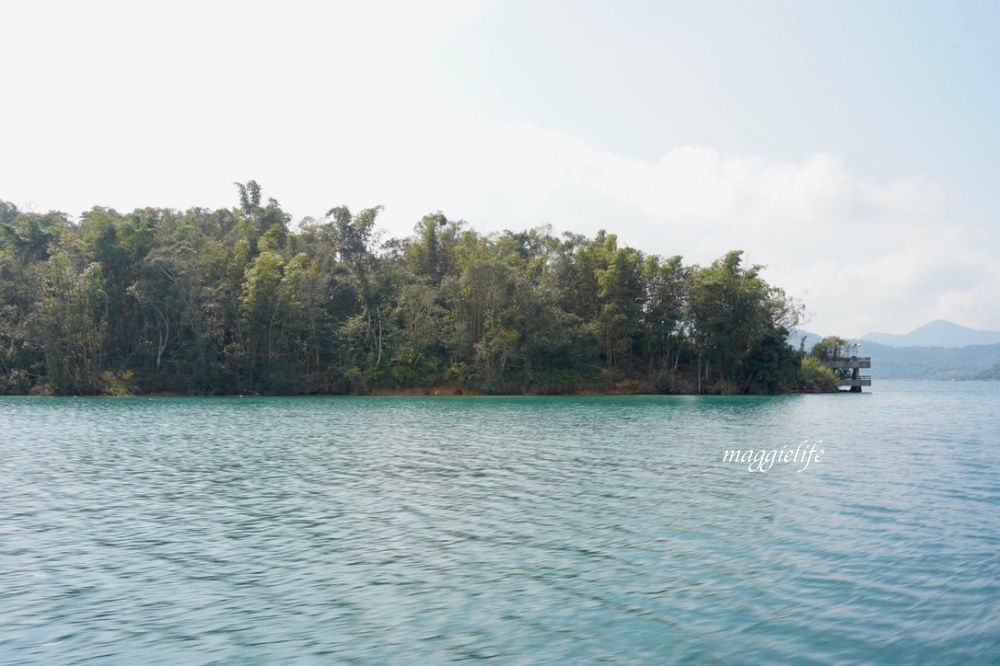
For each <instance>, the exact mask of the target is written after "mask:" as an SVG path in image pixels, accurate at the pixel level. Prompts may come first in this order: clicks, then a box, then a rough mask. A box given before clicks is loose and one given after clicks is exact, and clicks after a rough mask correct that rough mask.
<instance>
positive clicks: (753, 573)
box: [0, 383, 1000, 664]
mask: <svg viewBox="0 0 1000 666" xmlns="http://www.w3.org/2000/svg"><path fill="white" fill-rule="evenodd" d="M886 386H887V387H886V389H885V390H884V391H877V392H875V393H873V394H871V395H863V396H850V397H847V396H798V397H778V398H745V399H732V398H671V397H662V398H659V397H635V398H600V399H596V398H595V399H572V398H552V399H549V398H531V399H514V398H460V399H434V398H423V399H408V398H407V399H360V398H359V399H353V398H351V399H157V400H139V399H134V400H78V399H66V400H62V399H58V400H57V399H51V400H43V399H0V456H2V465H0V662H3V663H10V664H36V663H38V664H41V663H67V664H85V663H93V662H99V663H102V664H103V663H112V664H114V663H122V664H124V663H129V664H131V663H149V664H157V663H177V662H183V663H194V664H201V663H204V664H213V663H271V662H280V663H334V662H335V663H358V664H392V663H399V664H409V663H445V662H454V661H466V660H478V659H496V660H499V661H500V662H501V663H504V664H507V663H511V664H535V663H617V664H640V663H665V662H684V663H717V662H739V663H762V664H763V663H767V664H770V663H775V662H789V661H795V662H800V663H830V662H924V663H969V662H975V661H980V662H984V663H989V662H992V661H996V660H997V659H1000V612H998V610H1000V608H998V606H1000V602H998V599H1000V519H998V517H997V516H998V511H997V510H998V508H1000V454H998V447H997V444H998V443H1000V442H998V436H997V432H998V428H997V427H996V425H997V423H996V421H997V417H996V414H997V413H1000V410H997V405H998V402H1000V391H997V390H996V389H994V388H992V386H991V385H975V386H974V387H972V388H970V386H971V385H969V386H964V385H963V386H956V385H924V386H910V385H907V384H902V383H900V384H896V385H892V384H887V385H886ZM802 441H809V442H816V441H822V443H823V446H824V448H825V456H826V457H825V458H824V459H823V460H822V462H820V463H814V464H813V465H812V466H811V467H810V468H808V469H806V470H804V471H803V472H798V471H796V470H797V469H798V467H800V465H778V466H775V467H774V468H773V469H772V470H771V471H770V472H768V473H766V474H764V473H752V472H748V471H747V469H746V465H745V464H737V463H724V462H723V461H722V456H723V451H724V450H727V449H735V448H741V449H748V448H752V449H776V448H777V449H780V448H781V447H783V446H791V447H795V446H796V445H798V444H799V443H800V442H802Z"/></svg>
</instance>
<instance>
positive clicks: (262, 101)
mask: <svg viewBox="0 0 1000 666" xmlns="http://www.w3.org/2000/svg"><path fill="white" fill-rule="evenodd" d="M480 4H481V3H477V2H466V1H464V0H454V1H452V2H423V3H413V2H408V1H405V0H394V1H390V2H372V3H334V4H330V5H322V4H320V5H317V4H316V3H305V2H291V3H284V4H282V5H281V8H280V11H279V10H278V9H275V7H276V6H275V5H273V4H271V3H252V2H251V3H246V2H241V3H236V2H217V3H216V2H213V3H193V2H179V3H172V4H171V5H169V8H168V6H167V5H164V6H163V7H164V9H163V10H162V11H159V12H158V13H155V12H152V11H150V10H144V11H142V12H138V11H137V10H135V5H134V3H125V2H108V1H103V2H94V3H69V2H44V1H40V2H34V3H14V5H12V6H11V7H9V8H7V9H5V10H4V13H5V17H4V18H5V24H6V25H7V26H9V27H10V29H9V30H7V31H6V32H5V37H4V40H2V42H0V74H2V76H3V78H4V80H5V91H7V92H8V93H9V94H8V98H7V99H6V100H5V103H4V104H3V105H0V146H2V147H3V157H0V197H2V198H4V199H10V200H13V201H15V202H16V203H18V204H20V205H22V206H29V207H34V208H36V209H48V208H57V209H61V210H65V211H66V212H69V213H71V214H76V213H79V212H80V211H82V210H84V209H86V208H88V207H90V206H91V205H95V204H98V205H108V206H113V207H116V208H119V209H122V210H130V209H131V208H133V207H136V206H146V205H153V206H170V207H175V208H187V207H190V206H196V205H198V206H208V207H216V206H230V205H233V204H234V203H235V200H236V193H235V189H234V188H233V186H232V182H233V181H234V180H240V181H245V180H248V179H251V178H253V179H256V180H257V181H258V182H260V183H261V184H262V186H263V187H264V195H265V196H273V197H275V198H277V199H278V200H279V201H281V203H282V204H283V205H284V206H285V207H286V209H287V210H289V211H291V212H292V213H293V214H294V215H296V216H297V217H302V216H305V215H314V216H316V215H322V214H323V212H325V211H326V210H327V209H329V208H330V207H332V206H335V205H340V204H348V205H350V206H351V207H352V208H360V207H364V206H371V205H375V204H385V205H386V211H385V214H384V215H383V217H382V222H383V224H384V225H385V226H386V227H387V230H388V232H389V233H390V234H392V235H399V234H406V233H409V231H410V230H411V229H412V227H413V224H414V223H415V222H416V221H417V220H419V218H420V217H421V216H422V215H423V214H425V213H427V212H431V211H435V210H439V209H440V210H443V211H444V212H445V213H446V214H447V215H448V216H449V217H453V218H464V219H466V220H468V221H469V222H470V223H471V224H472V225H473V226H474V227H475V228H477V229H482V230H486V231H488V230H498V229H502V228H512V229H520V228H525V227H530V226H534V225H537V224H540V223H551V224H552V225H553V226H554V228H555V229H556V230H559V231H562V230H572V231H575V232H579V233H587V234H593V233H594V232H596V231H597V229H599V228H606V229H608V230H609V231H612V232H615V233H617V234H618V235H619V237H620V238H621V239H622V241H623V242H626V243H629V244H631V245H633V246H636V247H639V248H641V249H643V250H645V251H648V252H655V253H659V254H663V255H671V254H682V255H684V256H685V258H686V260H687V261H688V262H699V263H706V262H709V261H711V260H712V259H714V258H717V257H719V256H721V255H722V254H724V253H725V252H726V251H728V250H730V249H743V250H745V251H746V257H747V260H748V261H751V262H755V263H763V264H767V265H768V266H769V269H768V273H767V276H768V278H769V279H770V280H771V281H772V282H773V283H775V284H777V285H780V286H782V287H784V288H785V289H786V290H787V291H788V292H789V293H790V294H792V295H795V296H798V297H801V298H803V299H804V300H805V302H806V304H807V306H808V307H809V309H810V310H812V311H814V312H815V313H816V316H815V318H814V320H813V322H812V324H811V325H810V326H811V327H812V328H815V329H816V330H817V332H821V333H840V334H844V335H860V334H863V333H866V332H868V330H871V329H881V330H885V331H888V332H906V331H907V330H910V329H912V328H915V327H916V326H919V325H920V324H923V323H925V322H926V321H929V320H931V319H934V318H937V317H943V318H948V319H951V320H953V321H956V322H957V323H960V324H965V325H971V326H978V327H984V328H994V329H1000V305H998V303H1000V299H998V298H997V297H996V296H997V294H1000V270H998V269H997V268H995V267H994V264H993V259H992V258H993V257H995V256H998V255H1000V242H998V239H997V237H996V236H995V235H990V234H988V233H985V232H984V231H983V230H981V229H975V228H971V227H970V226H968V225H965V224H963V223H962V222H961V221H960V220H956V219H954V218H953V217H951V214H950V213H949V207H948V198H947V194H948V193H947V191H946V190H945V189H944V188H943V187H942V186H941V185H939V184H938V183H935V182H933V181H932V180H930V179H929V178H927V177H925V176H923V175H921V174H910V173H906V172H905V171H904V172H901V173H900V174H899V177H898V178H897V179H896V180H894V181H891V182H867V181H865V180H863V179H861V178H859V177H857V176H856V175H855V174H854V173H852V170H851V165H849V164H845V163H844V162H842V161H841V160H840V159H838V158H837V156H836V155H834V154H830V153H818V154H814V155H809V156H805V157H803V158H802V159H799V160H774V159H769V158H767V157H764V156H759V155H751V156H747V155H732V154H726V153H723V152H720V151H719V150H716V149H715V148H713V147H711V146H707V145H702V146H678V147H676V148H674V149H673V150H670V151H669V152H667V153H666V154H665V155H663V156H661V157H660V158H659V159H656V160H641V159H635V158H633V157H630V156H627V155H621V154H615V153H612V152H608V151H602V150H598V149H595V148H594V147H592V146H591V145H589V144H588V143H587V142H586V141H584V140H583V139H581V138H580V137H576V136H572V135H569V134H566V133H560V132H556V131H551V130H548V129H544V128H540V127H537V126H534V125H531V124H527V123H509V124H503V125H500V126H491V125H488V124H485V123H484V122H482V121H480V120H478V119H477V118H475V117H473V116H472V115H471V114H469V113H467V112H465V111H463V110H461V109H455V108H449V107H447V106H444V105H443V104H442V103H441V102H440V101H439V100H437V99H435V98H434V97H433V92H432V91H433V86H432V85H430V82H429V81H428V80H427V78H426V77H427V76H428V74H427V69H426V68H425V67H423V65H422V62H421V58H422V57H423V56H422V54H423V53H424V51H422V50H421V49H420V48H419V47H418V46H419V44H420V43H421V42H422V41H423V40H428V39H433V38H434V35H435V30H437V29H438V28H439V27H440V26H442V25H446V24H448V23H450V22H454V21H456V20H462V19H463V18H464V17H467V16H469V15H470V13H473V12H476V11H478V7H479V6H480ZM39 45H45V48H40V47H39ZM49 46H51V47H52V48H48V47H49Z"/></svg>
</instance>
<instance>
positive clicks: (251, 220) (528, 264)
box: [0, 181, 829, 395]
mask: <svg viewBox="0 0 1000 666" xmlns="http://www.w3.org/2000/svg"><path fill="white" fill-rule="evenodd" d="M237 190H238V195H239V197H238V205H237V206H234V207H233V208H231V209H221V210H207V209H203V208H192V209H189V210H187V211H184V212H180V211H176V210H172V209H163V208H142V209H137V210H135V211H133V212H131V213H128V214H120V213H118V212H116V211H114V210H112V209H109V208H102V207H94V208H92V209H91V210H89V211H87V212H86V213H84V214H83V215H82V216H81V217H80V219H79V221H78V222H72V221H70V220H69V218H68V217H67V216H66V215H64V214H62V213H58V212H49V213H45V214H39V213H33V212H22V211H20V210H18V209H17V207H16V206H14V205H13V204H10V203H6V202H2V201H0V393H9V394H23V393H38V394H75V395H88V394H129V393H158V392H167V393H191V394H235V393H260V394H308V393H334V394H347V393H368V392H371V391H373V390H396V389H418V390H419V389H423V388H426V389H428V390H431V389H432V388H433V387H448V388H449V389H450V390H453V391H454V392H458V391H475V392H483V393H518V394H520V393H537V394H545V393H568V392H604V391H616V390H617V391H630V392H663V393H667V392H675V393H726V394H736V393H778V392H786V391H793V390H801V389H813V388H829V387H828V384H827V383H824V382H827V381H828V379H829V378H828V377H826V376H820V375H822V373H821V372H820V374H819V375H817V372H819V370H816V369H815V367H814V366H815V364H814V363H813V364H810V363H806V364H805V365H803V360H804V358H805V354H804V353H803V351H802V350H801V349H799V350H797V349H795V348H793V347H791V346H790V345H789V344H788V343H787V336H788V331H789V329H790V328H791V327H793V326H794V325H796V324H797V323H798V321H799V319H800V318H801V315H802V311H803V310H802V307H801V305H799V304H797V303H796V302H795V301H793V300H792V299H791V298H789V297H788V296H787V295H786V294H785V292H784V291H782V290H781V289H780V288H778V287H775V286H772V285H770V284H768V283H767V282H766V281H765V280H764V279H763V278H762V277H761V270H762V268H763V267H762V266H759V265H746V264H745V262H744V261H743V257H742V252H741V251H738V250H735V251H732V252H729V253H727V254H726V255H725V256H724V257H721V258H719V259H717V260H716V261H714V262H712V263H711V264H710V265H707V266H698V265H686V264H684V262H683V261H682V259H681V257H679V256H673V257H669V258H663V257H660V256H657V255H651V254H645V253H643V252H642V251H640V250H637V249H634V248H631V247H628V246H626V245H622V244H620V243H619V242H618V239H617V237H616V236H615V235H614V234H611V233H606V232H605V231H600V232H598V233H597V235H596V236H594V237H593V238H589V237H586V236H583V235H580V234H574V233H564V234H561V235H554V234H553V233H552V232H551V230H550V229H549V228H545V227H542V228H536V229H530V230H527V231H519V232H512V231H504V232H502V233H493V234H482V233H478V232H476V231H475V230H474V229H472V228H470V227H469V226H468V225H467V224H466V223H464V222H462V221H457V220H451V219H449V218H447V217H445V216H444V215H443V214H441V213H434V214H430V215H427V216H425V217H424V218H423V219H421V220H420V221H419V222H418V223H417V224H416V226H415V228H414V231H413V233H412V234H411V235H410V236H409V237H406V238H391V239H385V238H384V237H383V234H382V233H381V232H380V230H379V229H378V228H377V227H376V221H377V218H378V215H379V213H380V211H381V208H380V207H374V208H369V209H366V210H362V211H360V212H352V211H351V210H349V209H348V208H347V207H345V206H340V207H337V208H332V209H331V210H329V211H328V212H327V213H326V215H324V216H323V217H322V218H319V219H314V218H306V219H304V220H302V221H301V222H300V223H299V224H297V225H292V224H291V218H290V216H289V215H288V214H287V213H285V212H284V211H283V210H282V208H281V206H280V205H279V204H278V202H277V201H275V200H274V199H268V200H267V201H266V202H265V201H263V200H262V198H261V196H262V195H261V188H260V187H259V186H258V185H257V183H255V182H254V181H250V182H248V183H239V184H237Z"/></svg>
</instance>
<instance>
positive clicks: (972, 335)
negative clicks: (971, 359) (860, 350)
mask: <svg viewBox="0 0 1000 666" xmlns="http://www.w3.org/2000/svg"><path fill="white" fill-rule="evenodd" d="M861 340H862V342H877V343H878V344H881V345H887V346H889V347H949V348H955V347H968V346H971V345H995V344H1000V332H998V331H976V330H973V329H971V328H966V327H965V326H959V325H958V324H952V323H951V322H950V321H944V320H943V319H938V320H936V321H932V322H931V323H929V324H924V325H923V326H921V327H920V328H918V329H917V330H915V331H911V332H909V333H907V334H906V335H895V334H892V333H869V334H868V335H864V336H862V337H861Z"/></svg>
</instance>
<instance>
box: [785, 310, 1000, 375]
mask: <svg viewBox="0 0 1000 666" xmlns="http://www.w3.org/2000/svg"><path fill="white" fill-rule="evenodd" d="M934 323H937V322H932V324H934ZM941 323H943V324H945V325H946V326H948V327H952V326H954V327H955V328H958V329H961V330H964V331H970V330H971V329H967V328H963V327H961V326H955V325H954V324H949V323H948V322H941ZM929 325H930V324H929ZM921 328H927V327H926V326H924V327H921ZM917 330H918V331H919V330H921V329H917ZM916 332H917V331H914V333H916ZM972 332H973V333H981V332H983V331H972ZM910 335H913V333H911V334H910ZM994 335H998V337H1000V334H994ZM803 336H804V337H805V338H806V344H805V350H806V351H807V352H808V351H809V350H811V349H812V347H813V345H814V344H816V343H817V342H819V341H820V340H822V339H823V336H820V335H817V334H815V333H810V332H809V331H805V330H802V329H795V330H793V331H792V332H791V333H790V334H789V336H788V344H790V345H792V346H793V347H795V348H796V349H798V348H799V344H800V341H801V340H802V338H803ZM892 337H895V338H905V337H907V336H902V335H898V336H892ZM847 342H848V343H854V342H860V343H861V347H860V349H859V350H858V353H859V354H860V355H861V356H870V357H871V359H872V368H871V371H870V372H871V375H872V378H873V379H874V380H876V381H877V380H879V379H940V380H949V379H993V378H995V377H1000V341H998V344H976V345H968V346H963V347H953V346H944V345H936V346H926V347H912V346H902V345H894V346H890V345H885V344H879V343H878V342H873V341H872V340H868V339H862V340H853V339H848V340H847Z"/></svg>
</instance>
